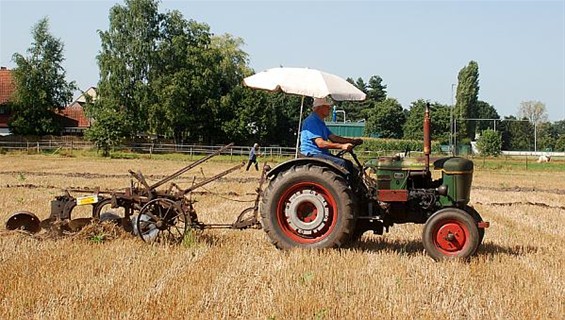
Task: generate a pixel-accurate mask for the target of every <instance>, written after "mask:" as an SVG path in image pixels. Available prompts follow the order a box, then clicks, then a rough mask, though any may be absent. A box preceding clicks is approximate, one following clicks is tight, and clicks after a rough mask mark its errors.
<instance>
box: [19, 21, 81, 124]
mask: <svg viewBox="0 0 565 320" xmlns="http://www.w3.org/2000/svg"><path fill="white" fill-rule="evenodd" d="M32 36H33V43H32V46H31V47H30V48H29V49H28V50H27V53H28V56H27V57H25V56H23V55H21V54H19V53H15V54H14V55H13V57H12V58H13V60H14V61H15V63H16V65H17V67H16V68H15V69H14V70H13V76H14V82H15V87H16V91H15V96H14V101H13V102H12V106H11V108H12V111H13V115H12V118H11V122H10V130H11V131H12V132H13V133H14V134H21V135H45V134H59V133H60V129H61V128H60V126H59V125H58V123H57V121H56V114H55V113H54V111H56V110H57V109H61V108H64V107H65V106H66V105H67V104H68V103H69V102H70V101H71V100H72V97H73V91H74V90H76V86H75V83H74V82H67V81H66V80H65V75H66V71H65V69H64V68H63V65H62V63H63V61H64V60H65V58H64V56H63V49H64V45H63V42H62V41H61V40H60V39H57V38H55V37H54V36H53V35H51V34H50V33H49V20H48V19H47V18H43V19H41V20H40V21H39V22H38V23H37V24H36V25H35V26H34V27H33V30H32Z"/></svg>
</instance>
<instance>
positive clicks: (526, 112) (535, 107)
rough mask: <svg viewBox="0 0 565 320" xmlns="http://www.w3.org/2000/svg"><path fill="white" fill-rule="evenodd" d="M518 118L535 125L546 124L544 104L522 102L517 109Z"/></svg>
mask: <svg viewBox="0 0 565 320" xmlns="http://www.w3.org/2000/svg"><path fill="white" fill-rule="evenodd" d="M518 118H526V119H528V120H530V122H532V123H535V124H540V123H542V122H547V111H546V108H545V104H544V103H543V102H540V101H522V102H521V103H520V107H519V108H518Z"/></svg>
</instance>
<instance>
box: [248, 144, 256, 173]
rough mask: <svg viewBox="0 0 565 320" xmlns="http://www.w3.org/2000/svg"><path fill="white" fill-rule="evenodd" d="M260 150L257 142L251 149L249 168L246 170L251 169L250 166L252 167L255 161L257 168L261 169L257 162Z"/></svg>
mask: <svg viewBox="0 0 565 320" xmlns="http://www.w3.org/2000/svg"><path fill="white" fill-rule="evenodd" d="M258 152H259V144H257V143H255V144H254V145H253V147H252V148H251V150H250V151H249V162H247V169H245V171H249V167H251V164H252V163H255V170H257V171H259V164H258V163H257V153H258Z"/></svg>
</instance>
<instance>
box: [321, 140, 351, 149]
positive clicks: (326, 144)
mask: <svg viewBox="0 0 565 320" xmlns="http://www.w3.org/2000/svg"><path fill="white" fill-rule="evenodd" d="M342 139H346V138H342ZM347 140H350V139H347ZM314 143H315V144H316V145H317V146H318V148H321V149H340V150H351V149H353V147H354V145H353V143H349V142H343V143H340V142H334V141H333V140H332V141H326V140H324V139H322V138H316V139H314Z"/></svg>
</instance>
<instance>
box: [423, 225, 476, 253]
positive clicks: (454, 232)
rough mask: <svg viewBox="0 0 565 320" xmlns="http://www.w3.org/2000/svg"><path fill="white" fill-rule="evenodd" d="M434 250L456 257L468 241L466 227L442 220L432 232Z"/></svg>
mask: <svg viewBox="0 0 565 320" xmlns="http://www.w3.org/2000/svg"><path fill="white" fill-rule="evenodd" d="M432 236H433V240H434V244H435V246H436V248H437V249H438V250H439V251H440V252H441V253H442V254H444V255H448V256H453V255H457V254H458V253H459V252H460V251H461V250H463V249H464V248H465V245H466V244H467V242H468V241H469V230H468V228H467V226H466V225H465V224H464V223H462V222H461V221H458V220H453V219H449V220H442V221H440V222H439V223H438V225H437V227H436V228H435V229H434V231H433V234H432Z"/></svg>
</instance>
